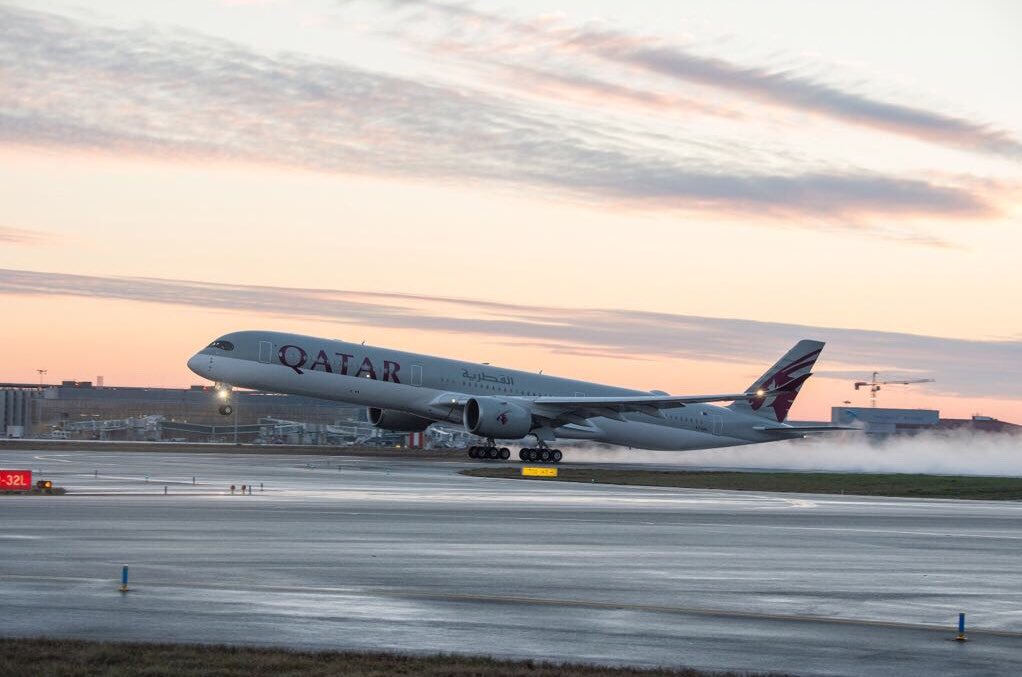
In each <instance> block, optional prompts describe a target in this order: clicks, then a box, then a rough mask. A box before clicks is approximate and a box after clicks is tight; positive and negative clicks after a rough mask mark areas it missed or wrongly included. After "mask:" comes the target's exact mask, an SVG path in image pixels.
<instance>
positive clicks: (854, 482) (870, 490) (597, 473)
mask: <svg viewBox="0 0 1022 677" xmlns="http://www.w3.org/2000/svg"><path fill="white" fill-rule="evenodd" d="M462 474H464V475H471V476H473V477H495V478H515V479H524V480H532V481H539V482H558V481H559V482H585V483H600V484H623V485H641V486H648V487H679V488H687V489H734V490H738V491H774V492H782V493H800V494H851V495H855V496H890V497H903V498H959V499H974V500H984V501H991V500H993V501H1019V500H1022V477H973V476H960V475H954V476H953V475H911V474H900V473H899V474H864V473H803V472H730V471H724V472H713V471H690V470H634V469H621V470H617V469H614V468H558V472H557V477H522V474H521V468H520V467H500V468H478V469H476V468H473V469H470V470H464V471H462Z"/></svg>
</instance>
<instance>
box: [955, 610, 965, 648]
mask: <svg viewBox="0 0 1022 677" xmlns="http://www.w3.org/2000/svg"><path fill="white" fill-rule="evenodd" d="M955 641H956V642H966V641H968V638H966V636H965V614H964V613H959V614H958V636H957V637H955Z"/></svg>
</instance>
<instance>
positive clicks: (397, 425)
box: [369, 407, 433, 433]
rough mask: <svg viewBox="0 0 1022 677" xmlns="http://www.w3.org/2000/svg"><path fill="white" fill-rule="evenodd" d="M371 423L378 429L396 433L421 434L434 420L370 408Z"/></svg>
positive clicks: (400, 412)
mask: <svg viewBox="0 0 1022 677" xmlns="http://www.w3.org/2000/svg"><path fill="white" fill-rule="evenodd" d="M369 422H370V423H372V424H373V425H374V426H376V427H377V428H383V429H384V430H390V431H393V432H396V433H421V432H422V431H423V430H425V429H426V428H428V427H429V425H430V424H431V423H433V420H432V419H429V418H423V417H421V416H416V415H415V414H406V413H405V412H403V411H394V410H393V409H379V408H377V407H369Z"/></svg>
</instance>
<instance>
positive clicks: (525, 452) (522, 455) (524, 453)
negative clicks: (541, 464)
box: [518, 449, 529, 461]
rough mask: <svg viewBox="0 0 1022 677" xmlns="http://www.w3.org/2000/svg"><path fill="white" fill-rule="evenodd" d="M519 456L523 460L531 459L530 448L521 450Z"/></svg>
mask: <svg viewBox="0 0 1022 677" xmlns="http://www.w3.org/2000/svg"><path fill="white" fill-rule="evenodd" d="M518 458H519V459H521V460H523V461H528V460H529V450H528V449H522V450H521V451H519V452H518Z"/></svg>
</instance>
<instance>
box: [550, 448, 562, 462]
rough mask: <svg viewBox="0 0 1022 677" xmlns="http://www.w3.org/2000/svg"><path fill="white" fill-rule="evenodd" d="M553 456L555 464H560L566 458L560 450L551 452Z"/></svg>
mask: <svg viewBox="0 0 1022 677" xmlns="http://www.w3.org/2000/svg"><path fill="white" fill-rule="evenodd" d="M551 456H552V457H553V462H554V463H560V462H561V459H562V458H564V454H562V453H561V450H560V449H554V450H553V451H552V452H551Z"/></svg>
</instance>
